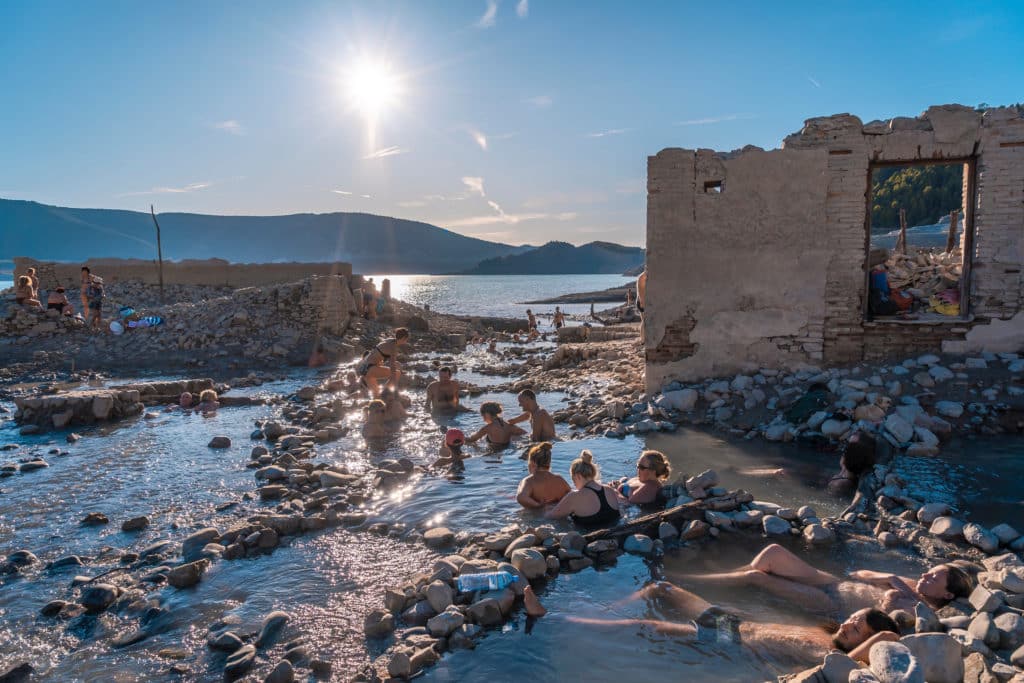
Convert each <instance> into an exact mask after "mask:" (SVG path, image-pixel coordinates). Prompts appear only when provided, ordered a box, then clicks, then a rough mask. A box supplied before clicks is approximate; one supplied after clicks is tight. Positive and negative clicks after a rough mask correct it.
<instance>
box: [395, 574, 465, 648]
mask: <svg viewBox="0 0 1024 683" xmlns="http://www.w3.org/2000/svg"><path fill="white" fill-rule="evenodd" d="M453 598H454V593H453V591H452V589H451V586H449V585H448V584H447V583H445V582H444V581H434V582H432V583H430V584H429V585H428V586H427V602H429V603H430V606H431V607H433V608H434V611H435V612H443V611H444V610H446V609H448V607H449V606H451V604H452V599H453ZM392 611H394V610H392ZM445 635H448V634H447V633H446V634H445Z"/></svg>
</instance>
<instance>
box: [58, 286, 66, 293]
mask: <svg viewBox="0 0 1024 683" xmlns="http://www.w3.org/2000/svg"><path fill="white" fill-rule="evenodd" d="M64 291H65V290H64V288H63V287H58V288H57V293H58V294H63V293H64Z"/></svg>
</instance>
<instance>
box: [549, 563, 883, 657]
mask: <svg viewBox="0 0 1024 683" xmlns="http://www.w3.org/2000/svg"><path fill="white" fill-rule="evenodd" d="M641 598H645V599H657V600H662V601H664V602H666V603H668V605H669V606H671V607H672V608H674V610H676V611H677V612H678V613H679V614H680V615H681V617H682V618H683V619H684V620H686V621H685V622H684V623H680V622H675V621H665V620H660V619H592V618H585V617H569V620H570V621H574V622H577V623H583V624H593V625H595V626H615V627H623V626H626V627H631V626H647V627H650V628H653V629H654V630H656V631H658V632H659V633H664V634H666V635H670V636H676V637H684V638H687V637H688V638H694V639H698V640H705V639H709V640H717V641H731V642H733V643H735V644H737V645H741V646H743V647H745V648H747V649H749V650H751V651H752V652H754V653H755V654H756V655H758V656H759V657H763V658H766V659H771V660H793V661H798V662H811V661H820V660H821V659H822V658H823V657H824V656H825V655H826V654H828V653H829V651H830V650H833V649H835V648H838V649H840V650H843V651H844V652H846V653H848V654H849V655H850V657H852V658H854V659H856V660H858V661H861V662H864V663H869V662H868V653H869V652H870V650H871V646H872V645H874V644H875V643H877V642H880V641H883V640H888V641H896V640H899V628H898V627H897V625H896V622H895V621H893V620H892V619H891V618H890V617H889V615H887V614H886V613H885V612H882V611H880V610H877V609H862V610H859V611H857V612H854V613H853V614H852V615H851V616H850V618H849V619H847V620H846V621H844V622H843V623H842V624H841V625H840V626H839V627H838V629H836V630H835V632H834V633H830V632H829V630H826V629H825V628H823V627H815V626H802V625H797V624H773V623H762V622H757V621H753V620H750V619H745V618H743V617H742V616H741V615H739V614H737V613H733V612H729V611H727V610H724V609H722V608H721V607H718V606H716V605H712V604H711V603H710V602H708V601H707V600H704V599H703V598H701V597H700V596H698V595H695V594H693V593H691V592H689V591H687V590H685V589H683V588H680V587H678V586H675V585H672V584H671V583H668V582H665V581H662V582H659V583H654V584H651V585H649V586H647V587H646V588H644V589H642V590H640V591H638V592H636V593H634V594H633V595H632V596H630V597H629V598H627V600H626V601H624V602H628V601H630V600H636V599H641Z"/></svg>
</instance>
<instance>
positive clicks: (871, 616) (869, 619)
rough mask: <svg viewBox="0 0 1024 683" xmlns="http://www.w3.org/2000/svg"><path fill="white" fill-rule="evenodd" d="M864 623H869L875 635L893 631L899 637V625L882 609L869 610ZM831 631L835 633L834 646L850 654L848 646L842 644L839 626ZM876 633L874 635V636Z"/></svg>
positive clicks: (833, 627) (833, 637)
mask: <svg viewBox="0 0 1024 683" xmlns="http://www.w3.org/2000/svg"><path fill="white" fill-rule="evenodd" d="M864 621H865V623H867V625H868V628H870V629H871V630H872V631H874V633H881V632H882V631H891V632H892V633H895V634H896V635H899V633H900V627H899V624H897V623H896V620H895V619H893V618H892V617H890V616H889V615H888V614H886V613H885V612H883V611H882V610H880V609H875V608H871V609H869V610H868V612H867V614H866V615H865V617H864ZM829 630H831V631H833V632H834V633H833V635H832V644H833V645H835V646H836V648H838V649H839V650H842V651H843V652H849V650H848V649H847V647H846V644H845V643H841V642H840V641H839V627H838V625H833V626H832V627H831V628H830V629H829ZM874 633H873V634H872V635H874ZM858 645H859V643H858ZM854 647H856V646H854Z"/></svg>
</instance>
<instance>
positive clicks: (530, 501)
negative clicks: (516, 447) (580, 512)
mask: <svg viewBox="0 0 1024 683" xmlns="http://www.w3.org/2000/svg"><path fill="white" fill-rule="evenodd" d="M526 463H527V465H526V466H527V469H529V471H530V475H529V476H527V477H525V478H524V479H523V480H522V481H521V482H519V490H518V491H517V492H516V501H517V502H518V503H519V504H520V505H522V506H523V507H524V508H528V509H537V508H542V507H545V506H547V505H552V504H554V503H557V502H558V501H560V500H562V499H563V498H565V496H566V495H567V494H568V493H569V492H570V491H571V489H570V488H569V484H568V483H567V482H566V481H565V479H562V477H560V476H558V475H557V474H552V473H551V442H550V441H545V442H544V443H538V444H534V445H533V446H530V450H528V451H527V453H526Z"/></svg>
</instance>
